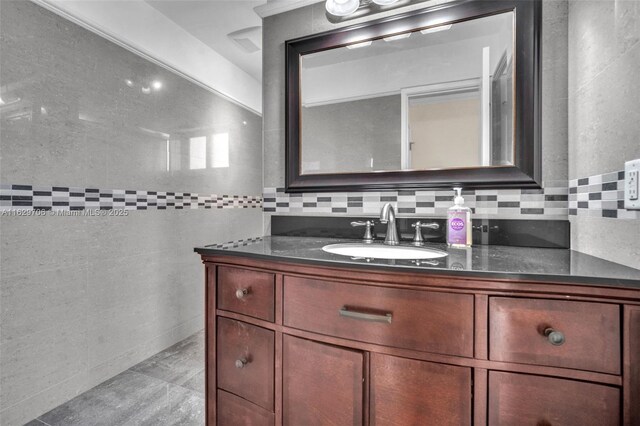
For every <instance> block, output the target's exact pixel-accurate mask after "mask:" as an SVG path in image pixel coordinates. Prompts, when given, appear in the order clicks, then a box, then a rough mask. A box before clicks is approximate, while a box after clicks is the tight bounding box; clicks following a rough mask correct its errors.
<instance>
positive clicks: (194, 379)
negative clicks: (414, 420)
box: [26, 332, 204, 426]
mask: <svg viewBox="0 0 640 426" xmlns="http://www.w3.org/2000/svg"><path fill="white" fill-rule="evenodd" d="M43 425H49V426H73V425H77V426H99V425H103V426H116V425H126V426H132V425H154V426H161V425H162V426H164V425H181V426H183V425H185V426H190V425H197V426H201V425H204V333H203V332H199V333H196V334H194V335H192V336H190V337H188V338H187V339H185V340H183V341H181V342H179V343H176V344H175V345H173V346H171V347H170V348H168V349H166V350H164V351H162V352H160V353H158V354H156V355H154V356H152V357H151V358H148V359H146V360H144V361H142V362H141V363H140V364H137V365H135V366H133V367H131V368H130V369H128V370H127V371H125V372H123V373H120V374H118V375H117V376H115V377H113V378H111V379H109V380H107V381H106V382H104V383H101V384H99V385H98V386H96V387H95V388H93V389H90V390H88V391H87V392H85V393H83V394H81V395H78V396H77V397H75V398H74V399H72V400H71V401H69V402H66V403H64V404H62V405H60V406H58V407H56V408H54V409H53V410H51V411H49V412H48V413H46V414H43V415H42V416H40V417H38V418H37V419H35V420H33V421H31V422H29V423H27V425H26V426H43Z"/></svg>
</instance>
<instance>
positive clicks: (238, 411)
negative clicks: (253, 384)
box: [216, 390, 276, 426]
mask: <svg viewBox="0 0 640 426" xmlns="http://www.w3.org/2000/svg"><path fill="white" fill-rule="evenodd" d="M216 417H217V422H218V423H217V424H218V426H236V425H244V426H274V425H275V423H276V421H275V414H273V413H271V412H269V411H267V410H265V409H264V408H261V407H258V406H257V405H255V404H252V403H250V402H249V401H247V400H246V399H242V398H239V397H237V396H235V395H233V394H230V393H228V392H225V391H222V390H218V412H217V416H216Z"/></svg>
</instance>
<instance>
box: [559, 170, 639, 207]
mask: <svg viewBox="0 0 640 426" xmlns="http://www.w3.org/2000/svg"><path fill="white" fill-rule="evenodd" d="M623 185H624V170H623V171H617V172H610V173H603V174H599V175H594V176H589V177H586V178H580V179H572V180H570V181H569V215H571V216H589V217H608V218H616V219H640V210H626V209H625V208H624V186H623Z"/></svg>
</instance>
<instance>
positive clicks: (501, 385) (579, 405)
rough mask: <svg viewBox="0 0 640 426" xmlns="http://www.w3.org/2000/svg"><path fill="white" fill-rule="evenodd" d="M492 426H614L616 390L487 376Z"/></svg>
mask: <svg viewBox="0 0 640 426" xmlns="http://www.w3.org/2000/svg"><path fill="white" fill-rule="evenodd" d="M488 408H489V425H491V426H520V425H532V426H533V425H537V426H551V425H553V426H574V425H589V426H617V425H619V424H620V390H619V389H618V388H614V387H610V386H603V385H597V384H593V383H585V382H578V381H574V380H566V379H557V378H552V377H540V376H531V375H526V374H514V373H504V372H498V371H491V372H489V407H488Z"/></svg>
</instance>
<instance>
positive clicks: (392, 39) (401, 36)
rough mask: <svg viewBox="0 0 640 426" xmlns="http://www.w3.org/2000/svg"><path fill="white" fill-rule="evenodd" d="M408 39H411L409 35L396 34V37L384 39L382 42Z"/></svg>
mask: <svg viewBox="0 0 640 426" xmlns="http://www.w3.org/2000/svg"><path fill="white" fill-rule="evenodd" d="M409 37H411V33H404V34H398V35H394V36H389V37H384V38H383V40H384V41H396V40H402V39H403V38H409Z"/></svg>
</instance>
